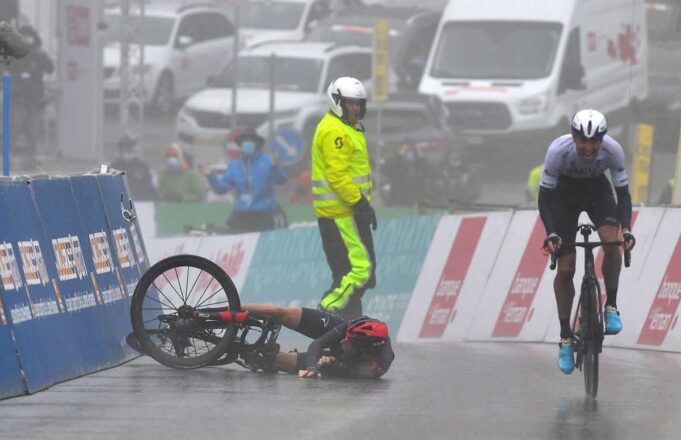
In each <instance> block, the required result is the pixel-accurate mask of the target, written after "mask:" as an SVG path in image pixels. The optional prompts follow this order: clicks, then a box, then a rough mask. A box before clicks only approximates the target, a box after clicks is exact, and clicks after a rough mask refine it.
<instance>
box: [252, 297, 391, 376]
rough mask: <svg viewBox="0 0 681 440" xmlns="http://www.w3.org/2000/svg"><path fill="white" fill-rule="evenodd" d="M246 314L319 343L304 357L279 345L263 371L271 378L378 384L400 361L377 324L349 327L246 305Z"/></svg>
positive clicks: (312, 314) (315, 315)
mask: <svg viewBox="0 0 681 440" xmlns="http://www.w3.org/2000/svg"><path fill="white" fill-rule="evenodd" d="M242 309H243V310H245V311H248V312H249V313H250V314H251V315H252V316H253V317H255V318H259V319H266V320H270V321H272V322H274V323H276V324H281V325H283V326H284V327H287V328H289V329H291V330H294V331H296V332H298V333H300V334H303V335H305V336H307V337H309V338H312V339H314V341H312V343H311V344H310V346H309V347H308V349H307V352H303V353H298V352H290V353H284V352H280V351H279V346H278V344H274V347H273V348H272V350H271V351H268V352H267V353H264V355H265V356H264V358H263V360H262V364H261V365H260V368H262V369H263V370H264V371H267V372H277V371H283V372H286V373H290V374H296V372H297V374H298V377H304V378H320V377H322V376H323V377H351V378H360V379H378V378H379V377H381V376H383V375H384V374H385V373H386V372H387V371H388V369H389V368H390V364H391V363H392V361H393V359H394V358H395V354H394V353H393V350H392V347H391V345H390V336H389V334H388V326H387V325H386V324H385V323H383V322H381V321H379V320H376V319H373V318H369V317H366V316H364V317H361V318H356V319H353V320H349V321H348V320H346V319H344V318H341V317H338V316H336V315H332V314H330V313H327V312H324V311H321V310H314V309H308V308H301V307H281V306H276V305H272V304H245V305H242Z"/></svg>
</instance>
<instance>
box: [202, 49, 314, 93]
mask: <svg viewBox="0 0 681 440" xmlns="http://www.w3.org/2000/svg"><path fill="white" fill-rule="evenodd" d="M275 60H276V64H275V71H274V72H275V73H274V83H275V88H276V89H277V90H286V91H291V92H311V93H317V92H318V91H319V90H318V89H319V81H320V78H321V73H322V67H323V65H324V61H323V60H319V59H313V58H284V57H276V58H275ZM238 65H239V68H238V75H237V78H238V79H237V81H238V85H239V87H247V88H251V89H269V88H270V57H262V56H246V57H240V58H239V63H238ZM233 82H234V64H233V63H230V64H229V65H228V66H227V68H226V69H225V70H224V71H223V72H222V73H221V74H220V75H219V76H218V77H217V78H216V79H215V81H214V82H213V83H212V84H211V87H232V83H233Z"/></svg>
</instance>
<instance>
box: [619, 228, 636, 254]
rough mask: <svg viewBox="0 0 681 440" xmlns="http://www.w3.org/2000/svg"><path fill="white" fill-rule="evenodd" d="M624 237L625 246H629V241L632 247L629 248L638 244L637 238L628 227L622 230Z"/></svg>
mask: <svg viewBox="0 0 681 440" xmlns="http://www.w3.org/2000/svg"><path fill="white" fill-rule="evenodd" d="M622 238H623V241H624V247H625V248H627V247H628V246H629V243H630V242H631V247H630V248H629V249H630V250H631V249H633V248H634V246H636V238H635V237H634V234H632V233H631V231H629V230H628V229H625V230H623V231H622Z"/></svg>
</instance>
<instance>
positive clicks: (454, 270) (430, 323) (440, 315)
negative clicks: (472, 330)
mask: <svg viewBox="0 0 681 440" xmlns="http://www.w3.org/2000/svg"><path fill="white" fill-rule="evenodd" d="M486 220H487V218H486V217H470V218H464V219H462V220H461V224H460V225H459V230H458V232H457V234H456V237H455V239H454V242H453V243H452V247H451V249H450V251H449V256H448V257H447V261H446V263H445V266H444V268H443V270H442V275H440V280H439V281H438V283H437V287H436V289H435V294H434V295H433V299H432V301H431V304H430V308H429V309H428V312H427V313H426V317H425V320H424V322H423V327H422V328H421V333H420V334H419V337H420V338H439V337H441V336H442V334H443V333H444V331H445V329H446V328H447V325H448V324H449V323H450V322H451V321H452V320H453V319H454V317H455V315H456V314H455V313H454V307H455V305H456V301H457V299H458V297H459V292H460V291H461V285H462V284H463V281H464V279H465V278H466V273H467V272H468V267H469V266H470V264H471V261H472V260H473V254H474V253H475V249H476V246H477V244H478V241H479V240H480V235H481V234H482V230H483V228H484V227H485V222H486Z"/></svg>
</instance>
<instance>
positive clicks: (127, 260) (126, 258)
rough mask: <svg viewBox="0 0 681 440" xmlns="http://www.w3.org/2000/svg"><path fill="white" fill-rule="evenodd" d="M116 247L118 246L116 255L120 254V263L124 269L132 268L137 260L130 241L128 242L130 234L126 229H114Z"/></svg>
mask: <svg viewBox="0 0 681 440" xmlns="http://www.w3.org/2000/svg"><path fill="white" fill-rule="evenodd" d="M113 239H114V245H115V246H116V253H117V254H118V263H119V264H120V266H121V267H122V268H126V267H131V266H134V265H135V259H134V258H133V255H132V250H131V249H130V240H128V232H127V231H126V230H125V229H124V228H120V229H114V231H113Z"/></svg>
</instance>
